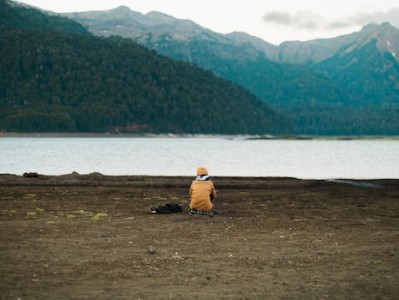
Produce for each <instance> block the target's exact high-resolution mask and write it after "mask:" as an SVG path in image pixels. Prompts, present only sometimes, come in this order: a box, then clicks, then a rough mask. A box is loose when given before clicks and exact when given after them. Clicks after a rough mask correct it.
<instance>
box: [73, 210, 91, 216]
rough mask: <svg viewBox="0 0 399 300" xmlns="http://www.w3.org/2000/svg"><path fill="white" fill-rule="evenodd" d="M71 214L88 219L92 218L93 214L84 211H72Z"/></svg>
mask: <svg viewBox="0 0 399 300" xmlns="http://www.w3.org/2000/svg"><path fill="white" fill-rule="evenodd" d="M73 213H74V214H77V215H81V216H88V217H92V216H94V213H93V212H91V211H87V210H84V209H79V210H75V211H73Z"/></svg>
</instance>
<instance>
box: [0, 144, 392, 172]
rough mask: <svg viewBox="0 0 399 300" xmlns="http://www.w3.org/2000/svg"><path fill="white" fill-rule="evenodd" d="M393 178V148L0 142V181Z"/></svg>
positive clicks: (369, 145)
mask: <svg viewBox="0 0 399 300" xmlns="http://www.w3.org/2000/svg"><path fill="white" fill-rule="evenodd" d="M199 165H205V166H206V167H208V169H209V171H210V173H211V175H214V176H289V177H297V178H303V179H309V178H311V179H333V178H352V179H378V178H399V141H397V140H352V141H339V140H326V141H323V140H306V141H297V140H292V141H290V140H245V139H226V138H0V173H11V174H18V175H21V174H23V173H24V172H38V173H40V174H47V175H60V174H69V173H71V172H78V173H80V174H88V173H92V172H100V173H103V174H106V175H164V176H168V175H170V176H175V175H188V176H193V175H195V174H194V173H195V170H196V168H197V167H198V166H199Z"/></svg>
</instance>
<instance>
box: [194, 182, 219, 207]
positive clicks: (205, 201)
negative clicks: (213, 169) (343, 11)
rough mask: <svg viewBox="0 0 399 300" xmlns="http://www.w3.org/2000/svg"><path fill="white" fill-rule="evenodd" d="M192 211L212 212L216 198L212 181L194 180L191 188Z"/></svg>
mask: <svg viewBox="0 0 399 300" xmlns="http://www.w3.org/2000/svg"><path fill="white" fill-rule="evenodd" d="M189 194H190V198H191V199H190V209H197V210H202V211H210V210H212V208H213V203H212V201H211V199H212V200H213V199H214V198H216V189H215V186H214V185H213V182H212V181H210V180H206V181H199V180H194V181H193V182H192V183H191V186H190V191H189Z"/></svg>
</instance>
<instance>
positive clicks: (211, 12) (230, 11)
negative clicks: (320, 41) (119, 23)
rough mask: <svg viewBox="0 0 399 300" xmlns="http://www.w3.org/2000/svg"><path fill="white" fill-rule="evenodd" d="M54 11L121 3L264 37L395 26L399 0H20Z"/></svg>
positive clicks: (312, 36) (326, 34)
mask: <svg viewBox="0 0 399 300" xmlns="http://www.w3.org/2000/svg"><path fill="white" fill-rule="evenodd" d="M19 2H23V3H27V4H30V5H33V6H36V7H39V8H42V9H45V10H50V11H53V12H73V11H90V10H107V9H112V8H115V7H118V6H120V5H125V6H128V7H129V8H130V9H132V10H134V11H138V12H141V13H147V12H149V11H159V12H163V13H166V14H168V15H171V16H173V17H175V18H179V19H190V20H192V21H194V22H195V23H197V24H199V25H201V26H203V27H205V28H208V29H211V30H213V31H216V32H219V33H229V32H232V31H243V32H246V33H249V34H251V35H254V36H257V37H260V38H262V39H264V40H265V41H267V42H270V43H273V44H276V45H277V44H279V43H281V42H283V41H291V40H301V41H304V40H310V39H315V38H326V37H334V36H338V35H342V34H346V33H351V32H353V31H358V30H360V29H361V28H362V26H363V25H365V24H368V23H373V22H374V23H382V22H390V23H391V24H392V25H394V26H395V27H396V28H399V1H398V0H279V1H267V0H104V1H93V0H20V1H19Z"/></svg>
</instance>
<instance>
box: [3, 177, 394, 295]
mask: <svg viewBox="0 0 399 300" xmlns="http://www.w3.org/2000/svg"><path fill="white" fill-rule="evenodd" d="M191 180H192V178H191V177H140V176H116V177H111V176H103V175H101V174H98V173H94V174H90V175H79V174H69V175H64V176H39V177H37V178H35V177H34V178H25V177H22V176H15V175H6V174H3V175H0V218H1V227H0V232H1V244H0V274H1V281H0V295H1V296H0V298H1V299H19V298H20V299H396V298H397V295H399V284H398V282H399V255H398V254H399V253H398V250H399V180H372V181H361V182H359V181H354V182H352V181H346V180H345V181H336V182H327V181H316V180H298V179H293V178H234V177H230V178H229V177H215V178H213V181H214V183H215V185H216V188H217V190H218V198H217V199H216V203H215V207H216V210H217V211H218V212H219V214H218V215H216V216H214V217H213V218H210V217H208V216H198V215H195V216H190V215H188V213H187V201H188V187H189V185H190V182H191ZM165 203H180V204H182V205H183V206H184V212H183V213H179V214H173V215H154V214H152V213H151V211H150V207H151V206H156V205H161V204H165Z"/></svg>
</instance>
